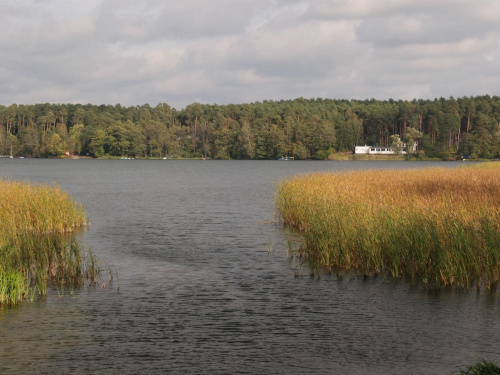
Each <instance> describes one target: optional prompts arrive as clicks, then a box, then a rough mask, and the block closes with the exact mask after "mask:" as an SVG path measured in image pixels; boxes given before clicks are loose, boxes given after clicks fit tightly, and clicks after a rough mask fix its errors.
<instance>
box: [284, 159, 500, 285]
mask: <svg viewBox="0 0 500 375" xmlns="http://www.w3.org/2000/svg"><path fill="white" fill-rule="evenodd" d="M499 191H500V164H499V163H488V164H483V165H479V166H477V167H467V168H456V169H444V168H431V169H421V170H385V171H362V172H344V173H333V174H332V173H320V174H311V175H306V176H298V177H294V178H290V179H287V180H284V181H282V182H281V183H280V184H279V186H278V189H277V198H276V200H277V207H278V209H279V211H280V213H281V216H282V219H283V220H284V223H285V224H287V225H289V226H291V227H293V228H295V229H297V230H299V231H300V232H301V233H302V234H303V237H304V240H305V249H304V252H303V254H302V255H304V256H305V257H306V259H307V260H308V262H309V265H310V268H311V272H312V273H317V272H320V271H322V270H326V271H328V272H332V271H336V272H337V273H339V274H342V273H343V272H347V271H353V270H356V271H360V272H362V273H363V274H364V275H374V274H379V273H384V274H389V275H391V276H392V277H394V278H409V279H411V280H412V281H414V282H417V281H422V282H423V283H424V284H425V285H426V286H427V287H429V288H440V287H444V286H451V285H453V286H458V287H463V288H469V287H470V286H471V285H472V284H473V283H476V285H477V286H478V287H480V286H481V285H486V286H487V287H488V288H491V287H493V286H495V285H496V284H497V283H498V281H499V280H500V194H498V192H499Z"/></svg>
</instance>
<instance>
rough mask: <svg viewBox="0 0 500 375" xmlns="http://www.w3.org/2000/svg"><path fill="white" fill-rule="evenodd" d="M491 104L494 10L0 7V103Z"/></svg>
mask: <svg viewBox="0 0 500 375" xmlns="http://www.w3.org/2000/svg"><path fill="white" fill-rule="evenodd" d="M485 94H489V95H499V94H500V1H499V0H477V1H471V0H407V1H403V0H168V1H166V0H81V1H77V0H0V104H3V105H10V104H12V103H17V104H35V103H47V102H48V103H81V104H86V103H91V104H96V105H100V104H111V105H115V104H118V103H119V104H121V105H124V106H135V105H142V104H145V103H148V104H150V105H152V106H154V105H156V104H158V103H168V104H170V105H171V106H172V107H175V108H177V109H182V108H184V107H185V106H187V105H188V104H191V103H194V102H199V103H206V104H214V103H216V104H230V103H235V104H237V103H252V102H257V101H263V100H281V99H294V98H298V97H304V98H332V99H371V98H375V99H379V100H384V99H389V98H393V99H403V100H405V99H407V100H411V99H414V98H416V99H434V98H439V97H445V98H449V97H450V96H453V97H456V98H457V97H463V96H476V95H485Z"/></svg>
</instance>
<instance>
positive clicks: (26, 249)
mask: <svg viewBox="0 0 500 375" xmlns="http://www.w3.org/2000/svg"><path fill="white" fill-rule="evenodd" d="M85 225H86V220H85V213H84V211H83V209H82V206H81V205H80V204H78V203H76V202H75V201H74V200H73V199H72V198H71V197H70V196H69V195H68V194H67V193H65V192H64V191H62V190H61V189H59V188H58V187H57V186H47V185H31V184H29V183H20V182H12V181H0V305H4V304H5V305H15V304H17V303H19V302H21V301H23V300H25V299H31V300H32V299H33V297H34V295H35V293H38V294H40V295H44V294H46V293H47V285H48V283H51V284H53V285H57V286H61V287H63V286H64V287H71V288H77V287H81V286H82V285H84V284H88V285H95V284H96V283H97V281H98V275H99V273H100V271H101V266H100V264H99V262H98V260H97V258H96V257H95V255H94V254H93V253H92V251H91V250H90V249H87V248H85V247H83V246H82V245H80V244H79V243H78V242H77V241H76V240H75V238H74V236H73V235H71V234H70V232H73V231H74V230H75V229H77V228H81V227H83V226H85Z"/></svg>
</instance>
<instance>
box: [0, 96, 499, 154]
mask: <svg viewBox="0 0 500 375" xmlns="http://www.w3.org/2000/svg"><path fill="white" fill-rule="evenodd" d="M0 125H1V128H0V155H4V156H8V155H11V156H24V157H37V158H38V157H60V156H72V155H81V156H89V157H133V158H165V157H168V158H201V157H204V158H213V159H276V158H279V157H281V156H284V155H286V156H290V157H294V158H295V159H328V158H333V156H334V155H335V154H336V153H348V152H352V150H353V148H354V146H356V145H364V144H367V145H372V146H377V145H380V146H393V142H395V139H398V138H400V139H401V140H402V141H405V142H416V143H417V145H418V147H417V153H416V154H415V155H412V157H417V158H439V159H444V160H449V159H453V158H456V157H463V156H466V157H470V158H477V159H492V158H498V157H499V156H500V97H498V96H489V95H484V96H476V97H463V98H457V99H455V98H453V97H450V98H448V99H446V98H439V99H437V98H436V99H434V100H423V99H414V100H412V101H406V100H392V99H389V100H375V99H370V100H341V99H320V98H317V99H304V98H298V99H294V100H280V101H271V100H265V101H263V102H255V103H249V104H228V105H217V104H200V103H193V104H190V105H188V106H186V107H185V108H184V109H182V110H176V109H175V108H172V107H171V106H169V105H168V104H166V103H160V104H158V105H156V106H155V107H152V106H150V105H148V104H144V105H141V106H130V107H124V106H121V105H120V104H116V105H114V106H113V105H93V104H85V105H82V104H49V103H45V104H33V105H22V104H19V105H18V104H12V105H8V106H5V105H0ZM395 135H397V137H395Z"/></svg>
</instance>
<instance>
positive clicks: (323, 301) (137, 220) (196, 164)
mask: <svg viewBox="0 0 500 375" xmlns="http://www.w3.org/2000/svg"><path fill="white" fill-rule="evenodd" d="M437 165H441V166H446V167H455V166H457V165H458V163H407V162H298V161H293V162H277V161H261V162H259V161H170V160H158V161H139V160H110V161H97V160H29V159H13V160H12V159H0V177H2V178H11V179H15V180H29V181H31V182H41V181H44V182H48V183H51V182H55V183H57V184H58V185H59V186H61V187H62V188H64V189H65V190H66V191H68V192H69V193H70V194H71V195H72V196H73V197H74V198H75V199H76V200H78V201H80V202H82V203H83V205H84V208H85V211H86V214H87V215H88V216H90V217H91V220H92V227H91V229H90V230H88V231H85V232H84V233H83V234H82V235H81V237H82V241H83V242H85V243H87V244H89V245H91V246H92V248H93V250H94V251H95V252H96V253H97V255H98V256H99V257H100V258H101V259H102V260H103V261H104V262H105V263H106V264H107V265H110V266H113V267H115V268H116V269H117V270H118V273H119V279H120V289H119V291H118V290H117V283H116V278H115V282H114V284H113V287H112V288H109V287H107V288H106V289H104V290H96V291H94V292H91V293H88V292H86V291H85V292H76V293H75V294H74V295H73V296H69V295H65V296H64V297H62V298H60V296H59V293H60V292H57V291H51V292H50V293H49V295H48V296H47V297H46V298H44V299H41V300H38V301H36V302H34V303H31V304H30V303H25V304H23V305H22V306H21V307H19V308H14V309H13V308H11V309H3V310H0V374H10V373H12V374H18V373H26V374H53V373H75V374H87V373H103V374H138V373H183V374H198V373H202V374H241V373H250V374H307V373H314V374H367V373H370V374H409V373H414V374H450V373H452V372H453V371H455V370H456V369H457V366H459V365H463V364H470V363H473V362H475V360H476V358H478V357H485V358H489V359H491V360H495V361H500V354H499V353H500V299H499V297H500V292H494V293H492V294H491V293H490V294H488V293H486V292H482V293H477V292H476V291H470V292H460V291H456V290H444V291H440V292H433V293H430V292H427V291H425V290H423V289H421V288H420V287H411V286H410V285H408V284H407V283H404V282H400V283H393V282H390V281H387V280H382V279H380V278H379V279H368V280H363V279H362V278H352V279H351V278H345V279H342V280H339V279H337V278H336V277H335V276H323V277H321V279H319V280H318V279H316V278H311V277H309V276H307V275H308V272H307V270H306V269H304V270H303V273H304V274H305V275H306V276H304V277H298V278H295V277H294V270H293V268H294V264H292V263H291V262H290V261H289V260H288V259H287V254H286V249H287V245H286V237H285V231H284V229H283V228H282V227H280V226H279V225H276V224H275V222H274V221H275V215H274V205H273V195H274V190H275V184H276V182H277V181H279V179H280V178H282V177H285V176H290V175H295V174H298V173H304V172H309V171H327V170H329V171H334V170H344V169H366V168H415V167H425V166H437ZM269 250H271V252H270V253H269Z"/></svg>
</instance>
